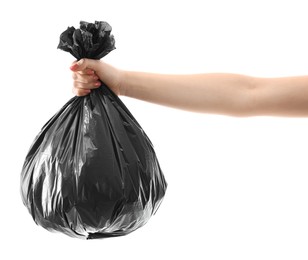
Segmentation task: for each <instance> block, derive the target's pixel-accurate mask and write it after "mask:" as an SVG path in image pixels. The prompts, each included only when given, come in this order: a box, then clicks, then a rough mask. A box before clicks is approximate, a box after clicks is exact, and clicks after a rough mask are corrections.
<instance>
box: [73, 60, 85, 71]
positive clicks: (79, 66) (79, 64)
mask: <svg viewBox="0 0 308 260" xmlns="http://www.w3.org/2000/svg"><path fill="white" fill-rule="evenodd" d="M88 63H89V62H88V59H80V60H79V61H74V62H73V63H72V66H71V67H70V69H71V70H72V71H80V70H85V69H86V68H89V64H88Z"/></svg>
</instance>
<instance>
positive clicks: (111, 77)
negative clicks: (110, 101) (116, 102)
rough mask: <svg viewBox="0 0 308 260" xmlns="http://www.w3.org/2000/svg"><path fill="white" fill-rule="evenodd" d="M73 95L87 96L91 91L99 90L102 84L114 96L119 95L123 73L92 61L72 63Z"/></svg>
mask: <svg viewBox="0 0 308 260" xmlns="http://www.w3.org/2000/svg"><path fill="white" fill-rule="evenodd" d="M70 69H71V70H72V71H73V80H74V87H73V93H74V94H76V95H77V96H85V95H88V94H89V93H90V92H91V90H92V89H95V88H99V87H100V86H101V82H100V80H101V81H102V82H104V83H105V84H106V85H107V86H108V87H109V88H110V89H111V90H112V91H113V92H114V93H115V94H117V95H121V94H122V92H123V91H122V89H121V82H122V78H123V72H122V71H121V70H119V69H116V68H114V67H112V66H111V65H109V64H107V63H105V62H103V61H99V60H92V59H81V60H79V61H78V62H77V61H75V62H73V64H72V66H71V67H70Z"/></svg>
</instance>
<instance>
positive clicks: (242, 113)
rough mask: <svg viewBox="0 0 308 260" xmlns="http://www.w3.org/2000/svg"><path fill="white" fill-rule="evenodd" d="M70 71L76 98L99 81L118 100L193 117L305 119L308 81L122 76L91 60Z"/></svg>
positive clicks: (121, 72) (218, 75)
mask: <svg viewBox="0 0 308 260" xmlns="http://www.w3.org/2000/svg"><path fill="white" fill-rule="evenodd" d="M71 70H72V71H73V79H74V87H73V92H74V93H75V94H76V95H77V96H84V95H87V94H89V93H90V92H91V89H95V88H98V87H99V86H100V81H99V80H101V81H102V82H104V83H105V84H106V85H107V86H108V87H109V88H110V89H111V90H113V92H115V93H116V94H117V95H122V96H127V97H131V98H136V99H140V100H143V101H147V102H152V103H155V104H159V105H164V106H169V107H173V108H178V109H183V110H187V111H192V112H200V113H209V114H220V115H228V116H236V117H249V116H282V117H307V116H308V76H294V77H278V78H261V77H252V76H247V75H240V74H231V73H202V74H186V75H177V74H159V73H147V72H136V71H127V70H121V69H118V68H116V67H113V66H111V65H109V64H108V63H105V62H103V61H98V60H91V59H82V60H80V61H79V62H73V64H72V66H71Z"/></svg>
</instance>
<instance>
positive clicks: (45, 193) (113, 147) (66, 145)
mask: <svg viewBox="0 0 308 260" xmlns="http://www.w3.org/2000/svg"><path fill="white" fill-rule="evenodd" d="M110 33H111V27H110V25H109V24H108V23H106V22H95V23H94V24H93V23H87V22H80V29H75V28H74V27H69V28H68V29H67V30H66V31H65V32H63V33H62V34H61V36H60V44H59V46H58V48H60V49H62V50H65V51H68V52H70V53H71V54H72V55H73V56H74V57H75V58H76V59H81V58H94V59H100V58H102V57H103V56H105V55H106V54H108V53H109V52H110V51H111V50H113V49H114V48H115V47H114V38H113V36H112V35H111V34H110ZM166 188H167V184H166V181H165V178H164V176H163V173H162V171H161V169H160V166H159V163H158V160H157V158H156V155H155V152H154V150H153V147H152V144H151V142H150V140H149V138H148V137H147V135H146V134H145V132H144V131H143V129H142V128H141V126H140V125H139V124H138V122H137V121H136V120H135V118H134V117H133V116H132V114H131V113H130V112H129V110H128V109H127V108H126V107H125V105H124V104H123V103H122V102H121V100H120V99H119V97H118V96H117V95H115V94H114V93H113V92H112V91H111V90H110V89H109V88H108V87H107V86H105V85H104V84H102V86H101V87H100V88H98V89H95V90H93V91H92V92H91V93H90V94H89V95H87V96H84V97H73V98H72V99H71V100H69V101H68V102H67V104H65V105H64V106H63V107H62V109H61V110H60V111H59V112H58V113H57V114H55V115H54V116H53V117H52V118H51V119H50V120H49V121H48V122H47V123H46V124H45V125H44V126H43V128H42V130H41V132H40V133H39V134H38V136H37V137H36V139H35V140H34V142H33V144H32V146H31V148H30V150H29V152H28V154H27V156H26V159H25V162H24V165H23V169H22V173H21V195H22V199H23V203H24V205H25V206H26V207H27V208H28V210H29V212H30V214H31V215H32V217H33V219H34V221H35V222H36V223H37V224H38V225H40V226H42V227H44V228H46V229H48V230H50V231H59V232H62V233H65V234H67V235H69V236H72V237H78V238H87V239H92V238H104V237H113V236H121V235H126V234H128V233H130V232H132V231H134V230H136V229H137V228H140V227H141V226H143V225H144V224H145V223H146V222H147V221H148V220H149V219H150V217H151V216H152V215H153V214H154V213H155V212H156V210H157V209H158V207H159V205H160V203H161V201H162V199H163V197H164V195H165V192H166Z"/></svg>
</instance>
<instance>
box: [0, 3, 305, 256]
mask: <svg viewBox="0 0 308 260" xmlns="http://www.w3.org/2000/svg"><path fill="white" fill-rule="evenodd" d="M0 19H1V20H0V22H1V32H0V37H1V38H0V52H1V53H0V54H1V56H0V71H1V72H0V73H1V74H0V75H1V78H0V84H1V90H0V94H1V100H0V106H1V107H0V112H1V121H0V124H1V127H0V131H1V134H0V149H1V159H0V160H1V163H0V173H1V175H0V176H1V177H0V178H1V188H0V200H1V201H0V232H1V240H2V242H1V246H0V247H1V249H0V258H1V259H31V260H37V259H46V260H49V259H76V260H79V259H116V260H117V259H121V260H122V259H128V260H130V259H132V260H139V259H148V260H152V259H179V258H180V259H194V260H195V259H209V260H216V259H237V260H240V259H263V260H266V259H271V260H273V259H297V260H301V259H307V258H308V159H307V156H308V149H307V147H308V118H271V117H256V118H233V117H225V116H219V115H205V114H193V113H189V112H184V111H180V110H175V109H170V108H165V107H161V106H157V105H154V104H149V103H145V102H142V101H138V100H133V99H129V98H124V97H123V98H122V100H123V101H124V102H125V103H126V104H127V106H128V108H129V109H130V110H131V112H132V113H133V114H134V115H135V117H136V118H137V120H138V121H139V123H140V124H141V125H142V126H143V128H144V130H145V131H146V133H147V134H148V136H149V137H150V138H151V140H152V142H153V144H154V146H155V150H156V153H157V156H158V158H159V160H160V164H161V166H162V169H163V171H164V173H165V176H166V179H167V181H168V184H169V187H168V192H167V194H166V197H165V200H164V202H163V203H162V205H161V207H160V209H159V211H158V212H157V214H156V215H155V216H154V217H153V218H152V219H151V220H150V221H149V222H148V224H147V225H146V226H144V227H143V228H141V229H139V230H137V231H136V232H134V233H132V234H130V235H127V236H125V237H120V238H111V239H104V240H92V241H86V240H79V239H73V238H70V237H67V236H65V235H62V234H59V233H50V232H48V231H46V230H45V229H43V228H41V227H39V226H36V225H35V223H34V222H33V220H32V218H31V216H30V215H29V213H28V212H27V210H26V208H25V207H24V206H23V204H22V202H21V198H20V193H19V176H20V170H21V167H22V164H23V160H24V157H25V155H26V153H27V151H28V149H29V147H30V144H31V143H32V141H33V139H34V137H35V136H36V134H37V133H38V132H39V130H40V128H41V127H42V126H43V124H44V123H45V122H46V121H47V120H48V119H49V118H50V117H51V116H52V115H53V114H54V113H55V112H56V111H58V109H60V108H61V106H62V105H63V104H64V103H65V102H66V101H67V100H68V99H69V98H71V97H72V93H71V86H72V80H71V73H70V71H69V66H70V64H71V62H72V61H73V60H74V58H73V57H72V56H71V55H70V54H68V53H65V52H63V51H60V50H57V48H56V47H57V45H58V41H59V35H60V33H62V31H64V30H65V29H66V28H67V27H68V26H72V25H73V26H75V27H78V25H79V21H80V20H85V21H88V22H94V21H95V20H105V21H107V22H109V23H110V24H111V26H112V27H113V34H114V36H115V39H116V47H117V49H116V50H114V51H113V52H112V53H110V54H109V55H108V56H107V57H106V58H105V60H106V61H108V62H109V63H111V64H113V65H114V66H117V67H119V68H123V69H128V70H141V71H150V72H161V73H194V72H196V73H197V72H232V73H241V74H248V75H252V76H264V77H280V76H293V75H304V74H307V71H308V48H307V47H308V15H307V1H297V0H285V1H283V0H280V1H278V0H277V1H273V0H256V1H252V0H234V1H228V0H215V1H209V0H203V1H193V0H189V1H179V0H178V1H167V0H156V1H136V0H130V1H124V0H123V1H116V0H108V1H106V0H100V1H91V0H89V1H80V0H74V1H64V0H63V1H34V0H27V1H22V0H15V1H14V0H10V1H2V2H1V4H0ZM307 84H308V83H307Z"/></svg>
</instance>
